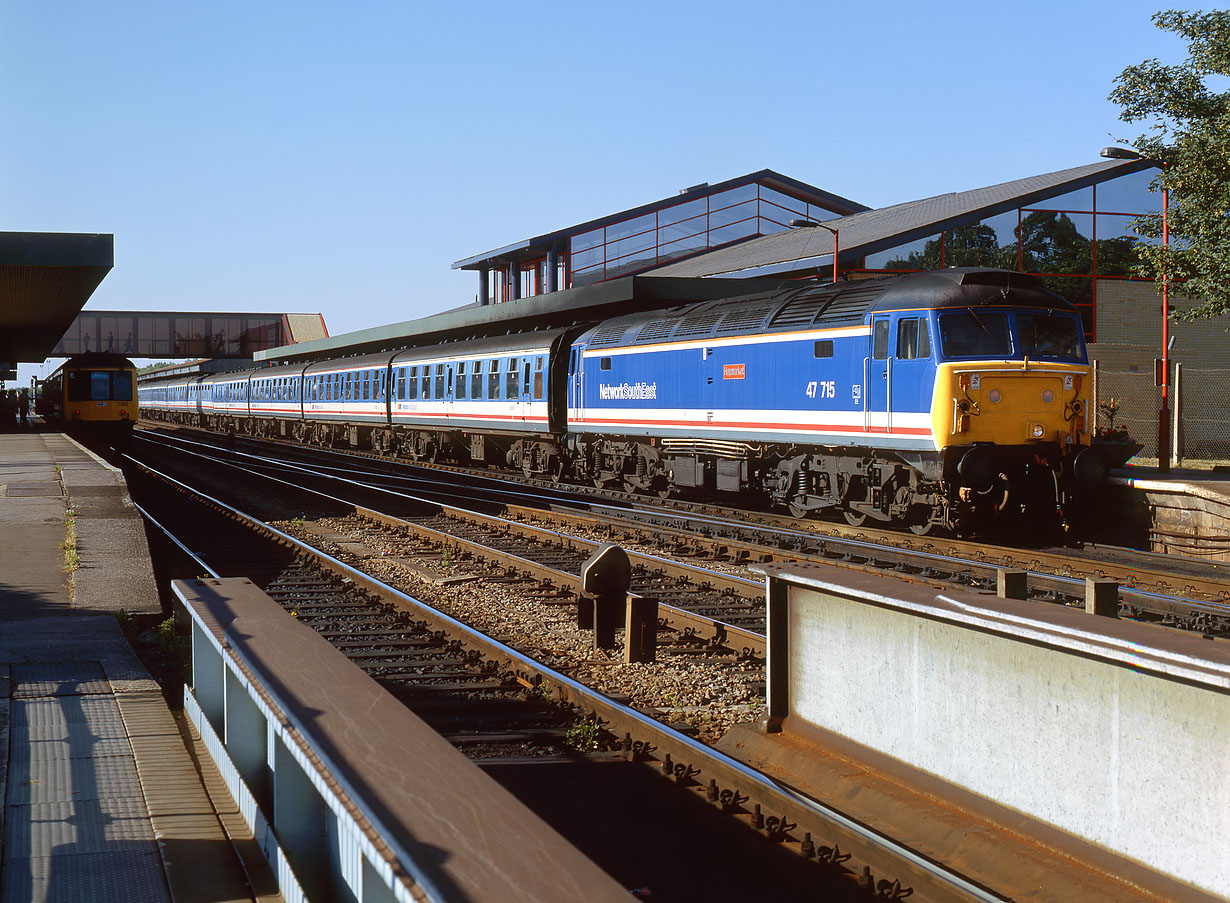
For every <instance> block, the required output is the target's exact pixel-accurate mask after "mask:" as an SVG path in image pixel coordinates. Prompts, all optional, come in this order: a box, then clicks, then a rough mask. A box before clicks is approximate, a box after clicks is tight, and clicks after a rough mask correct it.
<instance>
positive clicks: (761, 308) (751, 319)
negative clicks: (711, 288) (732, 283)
mask: <svg viewBox="0 0 1230 903" xmlns="http://www.w3.org/2000/svg"><path fill="white" fill-rule="evenodd" d="M771 310H773V305H772V304H740V305H739V306H737V307H735V308H734V310H731V311H728V312H727V313H726V316H724V317H722V322H721V323H719V324H718V327H717V331H718V334H719V335H730V334H732V333H736V332H752V331H754V330H757V329H760V328H761V327H762V326H763V325H764V318H765V317H767V316H768V315H769V312H770V311H771Z"/></svg>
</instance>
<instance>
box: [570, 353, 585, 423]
mask: <svg viewBox="0 0 1230 903" xmlns="http://www.w3.org/2000/svg"><path fill="white" fill-rule="evenodd" d="M584 360H585V346H584V345H573V346H572V352H571V353H570V354H569V357H568V412H569V417H570V418H571V419H573V420H576V421H582V420H584V419H585V410H584V386H583V385H582V374H581V368H582V366H583V363H584Z"/></svg>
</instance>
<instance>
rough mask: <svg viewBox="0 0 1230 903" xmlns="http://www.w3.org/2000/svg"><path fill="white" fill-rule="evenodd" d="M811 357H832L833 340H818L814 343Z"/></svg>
mask: <svg viewBox="0 0 1230 903" xmlns="http://www.w3.org/2000/svg"><path fill="white" fill-rule="evenodd" d="M812 356H813V357H832V356H833V340H832V339H820V340H819V341H818V342H816V347H815V349H814V350H813V351H812Z"/></svg>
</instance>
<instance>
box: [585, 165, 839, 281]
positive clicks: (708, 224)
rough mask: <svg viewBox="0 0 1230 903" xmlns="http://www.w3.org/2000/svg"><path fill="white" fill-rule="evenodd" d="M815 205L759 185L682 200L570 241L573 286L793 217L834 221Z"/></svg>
mask: <svg viewBox="0 0 1230 903" xmlns="http://www.w3.org/2000/svg"><path fill="white" fill-rule="evenodd" d="M835 216H837V214H835V213H833V212H832V211H830V210H826V209H824V208H823V207H819V206H817V205H815V204H810V203H808V202H806V201H803V200H799V199H798V198H793V197H790V196H789V195H787V194H784V193H783V192H780V191H776V190H774V189H772V188H769V187H767V186H765V185H760V184H757V183H753V184H750V185H740V186H738V187H736V188H730V189H727V190H726V191H719V192H717V193H715V194H711V195H708V196H707V197H702V198H695V199H693V200H686V199H685V200H681V201H680V202H678V203H675V204H671V205H670V206H667V207H663V208H661V209H659V210H656V211H654V212H651V213H645V214H641V215H640V216H635V217H629V218H628V219H624V220H620V221H618V222H614V223H611V224H609V225H606V226H603V227H600V228H597V229H591V230H590V231H588V232H582V233H580V234H578V235H574V236H572V237H571V238H570V239H569V247H568V272H569V274H570V285H571V286H573V287H576V286H580V285H589V284H592V283H595V282H603V281H605V280H607V279H616V278H618V277H620V276H627V275H630V274H632V273H636V272H640V271H641V270H645V269H648V268H650V267H656V266H660V265H662V264H664V263H667V262H669V261H671V260H675V259H677V258H680V257H685V256H687V255H689V254H695V253H696V252H698V251H703V250H706V249H708V248H716V247H719V246H720V245H725V244H730V243H731V242H735V241H740V240H742V239H745V238H752V237H753V236H757V235H769V234H771V233H773V232H782V231H784V230H786V229H788V228H789V227H790V226H789V224H790V220H792V219H796V218H799V217H804V218H807V219H812V220H828V219H833V218H834V217H835Z"/></svg>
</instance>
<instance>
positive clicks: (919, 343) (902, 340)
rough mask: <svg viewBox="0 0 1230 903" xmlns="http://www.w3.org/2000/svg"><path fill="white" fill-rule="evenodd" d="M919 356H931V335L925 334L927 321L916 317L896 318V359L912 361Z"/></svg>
mask: <svg viewBox="0 0 1230 903" xmlns="http://www.w3.org/2000/svg"><path fill="white" fill-rule="evenodd" d="M920 357H931V337H930V336H929V335H928V334H927V321H926V320H924V319H920V318H917V317H905V318H903V319H901V320H898V321H897V358H898V360H903V361H912V360H914V359H915V358H920Z"/></svg>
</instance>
